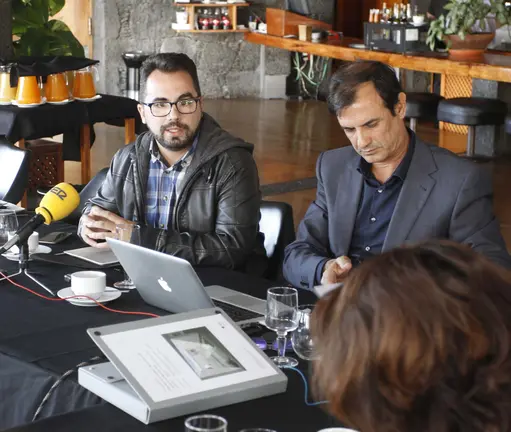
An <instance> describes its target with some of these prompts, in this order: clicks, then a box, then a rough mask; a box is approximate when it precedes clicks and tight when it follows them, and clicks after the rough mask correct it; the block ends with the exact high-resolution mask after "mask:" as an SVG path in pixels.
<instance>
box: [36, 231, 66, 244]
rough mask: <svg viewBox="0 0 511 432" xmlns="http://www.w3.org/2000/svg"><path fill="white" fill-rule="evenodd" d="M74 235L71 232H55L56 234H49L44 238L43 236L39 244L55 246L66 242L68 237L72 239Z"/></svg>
mask: <svg viewBox="0 0 511 432" xmlns="http://www.w3.org/2000/svg"><path fill="white" fill-rule="evenodd" d="M72 235H73V233H70V232H62V231H54V232H51V233H48V234H45V235H44V236H42V237H41V238H40V239H39V243H43V244H52V245H54V244H57V243H60V242H62V241H64V240H65V239H67V238H68V237H70V236H72Z"/></svg>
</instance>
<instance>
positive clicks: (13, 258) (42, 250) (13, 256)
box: [2, 244, 51, 261]
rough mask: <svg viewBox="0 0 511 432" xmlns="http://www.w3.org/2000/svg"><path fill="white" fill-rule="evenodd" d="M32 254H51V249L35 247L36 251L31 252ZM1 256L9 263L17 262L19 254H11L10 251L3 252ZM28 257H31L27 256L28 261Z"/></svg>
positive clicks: (41, 246)
mask: <svg viewBox="0 0 511 432" xmlns="http://www.w3.org/2000/svg"><path fill="white" fill-rule="evenodd" d="M32 253H38V254H49V253H51V247H49V246H44V245H41V244H40V245H39V246H38V247H37V249H36V250H35V252H32ZM2 255H3V256H4V257H5V258H7V259H8V260H10V261H18V260H19V258H20V254H19V252H11V251H10V250H8V251H7V252H4V253H3V254H2ZM30 255H32V254H29V259H30Z"/></svg>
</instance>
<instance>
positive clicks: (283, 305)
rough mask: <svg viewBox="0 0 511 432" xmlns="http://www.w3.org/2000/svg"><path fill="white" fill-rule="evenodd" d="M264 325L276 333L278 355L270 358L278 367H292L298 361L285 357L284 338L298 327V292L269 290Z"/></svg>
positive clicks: (280, 289)
mask: <svg viewBox="0 0 511 432" xmlns="http://www.w3.org/2000/svg"><path fill="white" fill-rule="evenodd" d="M265 325H266V327H268V328H269V329H270V330H273V331H274V332H276V333H277V343H278V355H277V357H272V360H273V362H274V363H275V364H276V365H277V366H278V367H294V366H296V365H297V364H298V361H297V360H296V359H294V358H290V357H286V355H285V354H286V336H287V333H288V332H290V331H293V330H295V329H296V328H297V327H298V292H297V291H296V289H295V288H287V287H284V288H270V289H269V290H268V291H267V295H266V315H265Z"/></svg>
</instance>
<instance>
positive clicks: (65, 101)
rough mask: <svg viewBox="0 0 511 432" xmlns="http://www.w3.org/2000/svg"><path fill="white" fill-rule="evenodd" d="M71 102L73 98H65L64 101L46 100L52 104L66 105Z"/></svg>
mask: <svg viewBox="0 0 511 432" xmlns="http://www.w3.org/2000/svg"><path fill="white" fill-rule="evenodd" d="M69 102H72V99H65V100H63V101H59V102H50V101H46V103H49V104H51V105H65V104H67V103H69Z"/></svg>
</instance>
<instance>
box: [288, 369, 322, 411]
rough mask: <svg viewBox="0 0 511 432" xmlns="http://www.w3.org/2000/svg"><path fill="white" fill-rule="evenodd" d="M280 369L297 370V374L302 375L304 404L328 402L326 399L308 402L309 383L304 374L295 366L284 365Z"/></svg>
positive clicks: (312, 404)
mask: <svg viewBox="0 0 511 432" xmlns="http://www.w3.org/2000/svg"><path fill="white" fill-rule="evenodd" d="M282 369H291V370H294V371H295V372H298V374H299V375H300V376H301V377H302V380H303V384H304V386H305V396H304V400H305V405H307V406H317V405H321V404H326V403H328V401H320V402H309V401H308V398H309V384H308V383H307V378H305V375H304V374H303V372H302V371H301V370H300V369H297V368H295V367H289V366H284V367H283V368H282Z"/></svg>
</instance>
